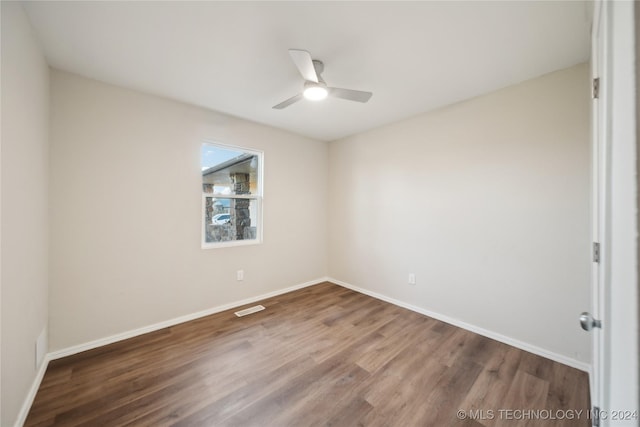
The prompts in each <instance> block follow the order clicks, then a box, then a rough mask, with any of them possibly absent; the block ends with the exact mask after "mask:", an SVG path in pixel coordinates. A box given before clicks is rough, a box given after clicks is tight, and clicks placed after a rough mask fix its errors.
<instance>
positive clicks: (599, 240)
mask: <svg viewBox="0 0 640 427" xmlns="http://www.w3.org/2000/svg"><path fill="white" fill-rule="evenodd" d="M593 7H594V11H593V26H592V32H591V38H592V40H591V49H592V51H591V77H592V83H593V85H594V88H593V90H594V93H593V95H594V96H593V97H592V110H591V112H592V113H591V126H592V133H591V145H592V152H591V165H592V173H591V177H592V178H591V179H592V182H591V192H592V193H591V194H592V204H591V212H592V219H591V227H592V229H591V233H592V240H593V242H594V247H593V248H592V256H593V260H592V261H593V262H592V270H591V289H592V292H591V308H590V314H591V316H593V318H594V319H598V320H600V319H604V318H605V314H606V313H605V306H606V305H605V304H604V302H605V297H606V296H605V292H604V290H605V289H604V288H605V286H604V285H605V283H606V281H605V279H606V278H605V276H604V273H605V271H606V263H607V256H608V251H607V249H608V248H607V247H606V244H605V243H606V242H607V240H606V239H605V233H606V231H607V229H606V214H607V212H606V200H607V187H608V186H607V161H608V158H607V154H608V150H607V141H608V138H607V132H608V129H607V120H606V103H604V102H601V101H600V100H601V99H603V95H604V93H603V92H604V91H605V90H606V86H607V85H606V81H605V79H606V65H607V64H606V60H607V55H606V49H607V44H606V36H607V33H606V30H607V28H606V25H607V18H606V13H607V10H606V9H607V8H606V7H603V3H602V1H601V0H596V1H595V2H594V3H593ZM596 86H597V87H596ZM595 92H598V93H595ZM596 245H597V247H596ZM604 326H605V328H598V327H594V328H592V329H591V330H590V332H589V334H590V336H591V342H592V372H591V375H590V377H589V383H590V389H591V390H590V391H591V404H592V406H593V407H595V408H600V407H603V406H602V405H603V401H602V399H603V398H604V393H603V392H602V390H603V386H604V384H603V367H604V358H605V357H606V354H605V351H604V349H605V347H604V342H605V340H604V338H605V333H606V325H604ZM594 415H595V414H594Z"/></svg>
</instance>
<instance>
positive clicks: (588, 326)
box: [580, 311, 602, 331]
mask: <svg viewBox="0 0 640 427" xmlns="http://www.w3.org/2000/svg"><path fill="white" fill-rule="evenodd" d="M580 326H582V329H584V330H585V331H590V330H592V329H593V328H602V322H601V321H600V320H597V319H594V318H593V316H592V315H591V313H588V312H586V311H585V312H584V313H582V314H580Z"/></svg>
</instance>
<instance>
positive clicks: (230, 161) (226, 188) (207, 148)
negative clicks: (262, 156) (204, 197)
mask: <svg viewBox="0 0 640 427" xmlns="http://www.w3.org/2000/svg"><path fill="white" fill-rule="evenodd" d="M201 159H202V164H201V168H202V191H203V192H205V193H211V194H213V195H220V196H229V195H244V194H257V193H258V170H259V169H258V162H259V157H258V156H257V155H256V154H252V153H247V152H244V151H241V150H234V149H231V148H223V147H218V146H214V145H209V144H203V145H202V155H201Z"/></svg>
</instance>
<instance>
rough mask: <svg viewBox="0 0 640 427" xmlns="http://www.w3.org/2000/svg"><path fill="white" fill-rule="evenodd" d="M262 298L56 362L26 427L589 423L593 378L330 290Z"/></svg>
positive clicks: (332, 287) (310, 289) (367, 299)
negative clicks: (554, 416) (538, 414)
mask: <svg viewBox="0 0 640 427" xmlns="http://www.w3.org/2000/svg"><path fill="white" fill-rule="evenodd" d="M259 303H260V304H262V305H264V306H265V307H266V309H265V310H263V311H261V312H258V313H254V314H252V315H249V316H245V317H242V318H238V317H236V316H235V315H234V314H233V312H234V311H237V309H234V310H228V311H225V312H222V313H217V314H214V315H211V316H206V317H203V318H200V319H196V320H193V321H191V322H186V323H183V324H180V325H175V326H172V327H170V328H165V329H162V330H160V331H155V332H153V333H150V334H146V335H142V336H139V337H135V338H131V339H129V340H125V341H121V342H118V343H114V344H111V345H109V346H105V347H102V348H99V349H95V350H91V351H87V352H84V353H81V354H77V355H74V356H70V357H67V358H64V359H60V360H56V361H53V362H51V363H50V364H49V367H48V369H47V372H46V374H45V377H44V379H43V381H42V383H41V386H40V389H39V390H38V393H37V395H36V397H35V400H34V403H33V406H32V408H31V410H30V412H29V415H28V417H27V421H26V423H25V426H27V427H34V426H38V427H50V426H114V427H115V426H118V427H120V426H143V427H146V426H149V427H151V426H153V427H165V426H167V427H168V426H203V427H205V426H206V427H209V426H216V427H218V426H221V427H226V426H234V427H236V426H242V427H245V426H248V427H251V426H260V427H263V426H274V427H288V426H292V427H299V426H401V427H411V426H416V427H418V426H437V427H439V426H456V427H494V426H501V425H509V426H514V425H515V426H518V425H522V426H548V425H549V424H548V421H546V420H537V419H527V420H516V421H514V420H506V419H501V418H499V417H497V415H498V413H497V411H498V410H499V409H541V408H542V409H548V410H564V411H567V410H575V411H578V410H582V411H584V414H585V416H584V419H573V420H569V419H567V420H562V421H561V422H559V423H556V424H554V425H557V426H569V427H573V426H581V427H582V426H585V427H586V426H588V425H589V422H588V419H586V413H587V412H586V411H587V410H588V408H589V396H588V378H587V375H586V374H585V373H584V372H580V371H577V370H575V369H573V368H570V367H567V366H564V365H561V364H558V363H556V362H553V361H550V360H548V359H544V358H541V357H539V356H535V355H533V354H531V353H527V352H524V351H521V350H518V349H516V348H513V347H510V346H507V345H505V344H503V343H499V342H496V341H494V340H491V339H488V338H485V337H482V336H479V335H477V334H474V333H471V332H469V331H466V330H462V329H459V328H457V327H454V326H452V325H449V324H446V323H443V322H440V321H437V320H435V319H432V318H429V317H426V316H422V315H420V314H418V313H415V312H412V311H408V310H406V309H403V308H400V307H397V306H394V305H391V304H388V303H386V302H383V301H380V300H377V299H374V298H371V297H369V296H366V295H363V294H360V293H357V292H354V291H351V290H349V289H345V288H343V287H340V286H337V285H334V284H331V283H328V282H327V283H322V284H319V285H314V286H310V287H307V288H304V289H300V290H298V291H294V292H290V293H288V294H284V295H278V296H275V297H271V298H268V299H265V300H263V301H260V302H259ZM240 308H246V307H240ZM460 410H463V411H465V414H471V415H473V416H466V417H460V415H459V412H458V411H460ZM488 410H492V411H496V412H494V415H496V416H494V417H493V418H489V417H479V416H476V415H479V414H482V412H481V411H485V414H486V411H488ZM472 411H475V412H472ZM478 411H480V412H478Z"/></svg>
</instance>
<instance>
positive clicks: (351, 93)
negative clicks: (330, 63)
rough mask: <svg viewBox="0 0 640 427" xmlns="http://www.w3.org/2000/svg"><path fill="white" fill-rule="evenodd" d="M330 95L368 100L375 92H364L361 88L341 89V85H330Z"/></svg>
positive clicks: (360, 100) (355, 99)
mask: <svg viewBox="0 0 640 427" xmlns="http://www.w3.org/2000/svg"><path fill="white" fill-rule="evenodd" d="M328 89H329V95H331V96H334V97H336V98H342V99H348V100H349V101H357V102H367V101H368V100H369V98H371V95H373V93H371V92H363V91H361V90H351V89H341V88H339V87H330V88H328Z"/></svg>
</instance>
